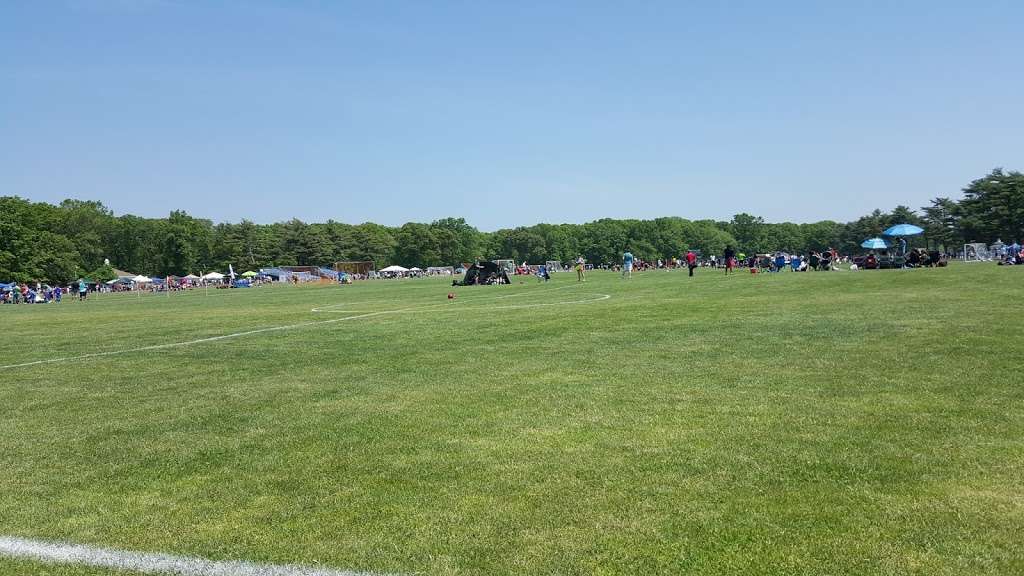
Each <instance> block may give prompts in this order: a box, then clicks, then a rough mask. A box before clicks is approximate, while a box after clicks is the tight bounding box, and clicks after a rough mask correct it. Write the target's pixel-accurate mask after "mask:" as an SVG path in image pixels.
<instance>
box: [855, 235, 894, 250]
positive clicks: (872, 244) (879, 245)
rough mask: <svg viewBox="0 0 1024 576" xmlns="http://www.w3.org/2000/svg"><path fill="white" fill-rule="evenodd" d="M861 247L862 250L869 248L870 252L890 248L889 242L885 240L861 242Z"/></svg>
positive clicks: (872, 239)
mask: <svg viewBox="0 0 1024 576" xmlns="http://www.w3.org/2000/svg"><path fill="white" fill-rule="evenodd" d="M860 246H861V248H868V249H870V250H882V249H883V248H888V247H889V242H887V241H886V240H885V239H884V238H868V239H867V240H865V241H863V242H861V243H860Z"/></svg>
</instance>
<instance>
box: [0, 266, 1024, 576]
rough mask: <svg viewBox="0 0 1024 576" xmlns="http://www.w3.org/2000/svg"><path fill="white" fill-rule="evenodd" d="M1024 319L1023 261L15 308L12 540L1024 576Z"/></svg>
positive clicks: (279, 290)
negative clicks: (1016, 263)
mask: <svg viewBox="0 0 1024 576" xmlns="http://www.w3.org/2000/svg"><path fill="white" fill-rule="evenodd" d="M450 291H454V292H455V293H456V294H457V297H456V299H455V300H454V301H449V300H448V299H447V298H446V295H447V293H448V292H450ZM1022 319H1024V267H996V266H994V265H991V264H959V265H956V264H954V265H953V266H951V267H950V268H947V269H934V270H932V269H925V270H907V271H863V272H856V273H854V272H849V271H845V272H834V273H803V274H797V273H791V272H785V273H780V274H762V275H756V276H755V275H750V274H749V273H746V272H741V273H738V274H736V275H735V276H733V277H726V276H724V275H723V274H722V272H721V271H716V272H712V271H708V270H698V272H697V276H696V277H695V278H687V276H686V274H685V272H663V271H659V272H645V273H640V274H635V275H634V277H633V279H632V280H629V281H624V280H622V279H620V277H619V276H618V275H616V274H614V273H610V272H593V273H591V274H590V275H589V276H588V279H587V282H586V283H583V284H578V283H577V282H576V281H575V274H568V273H565V274H558V275H555V276H554V280H553V281H552V282H550V283H547V284H537V283H536V280H535V279H533V278H529V279H527V280H525V281H523V283H520V282H519V280H518V279H516V280H515V283H514V284H513V285H510V286H478V287H460V288H451V287H450V286H449V285H448V283H446V282H445V281H442V280H427V279H424V280H402V281H371V282H363V283H357V284H355V285H351V286H298V287H295V286H275V287H263V288H257V289H249V290H244V289H239V290H210V291H209V293H208V294H207V293H204V292H203V291H201V290H197V291H193V292H189V293H180V294H179V293H176V294H173V295H171V297H169V298H168V297H167V296H164V295H150V294H147V295H143V296H141V297H139V296H137V295H99V296H96V297H92V298H90V300H89V301H88V302H86V303H78V302H72V301H65V302H64V303H63V304H61V305H38V306H0V326H2V332H3V337H2V340H3V343H2V344H0V366H2V368H0V537H9V538H19V539H27V540H33V541H36V540H38V541H43V542H63V543H72V544H87V545H93V546H99V547H103V548H109V549H116V550H124V551H134V552H152V553H164V554H175V555H182V556H190V557H201V558H206V559H211V560H238V561H245V562H253V563H260V564H275V565H277V564H294V565H301V566H318V567H322V568H329V569H333V570H352V571H358V572H371V573H390V574H399V575H406V574H428V575H444V574H474V575H476V574H479V575H484V574H486V575H504V574H509V575H512V574H515V575H534V574H536V575H541V574H573V575H574V574H624V575H625V574H680V573H694V574H929V575H932V574H950V575H953V574H957V575H963V574H1000V575H1005V574H1021V573H1024V551H1022V550H1024V545H1022V542H1024V484H1022V482H1021V480H1022V478H1024V372H1022V364H1024V360H1022V356H1021V343H1022V342H1024V322H1022ZM220 337H224V338H220ZM122 573H124V572H114V571H112V570H110V569H106V568H97V567H89V566H84V565H78V564H44V563H41V562H37V561H34V560H30V559H25V558H21V559H15V558H10V557H5V556H3V555H2V553H0V574H5V575H6V574H60V575H75V576H79V575H99V574H103V575H112V574H122Z"/></svg>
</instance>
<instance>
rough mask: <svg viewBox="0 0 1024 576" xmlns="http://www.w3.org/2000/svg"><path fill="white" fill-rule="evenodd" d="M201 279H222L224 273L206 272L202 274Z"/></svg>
mask: <svg viewBox="0 0 1024 576" xmlns="http://www.w3.org/2000/svg"><path fill="white" fill-rule="evenodd" d="M202 279H203V280H223V279H224V275H223V274H221V273H220V272H207V273H206V274H203V278H202Z"/></svg>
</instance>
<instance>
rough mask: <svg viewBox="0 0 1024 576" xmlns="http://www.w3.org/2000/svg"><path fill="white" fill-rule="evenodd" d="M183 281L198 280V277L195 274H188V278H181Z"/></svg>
mask: <svg viewBox="0 0 1024 576" xmlns="http://www.w3.org/2000/svg"><path fill="white" fill-rule="evenodd" d="M182 279H183V280H199V276H196V275H195V274H189V275H188V276H182Z"/></svg>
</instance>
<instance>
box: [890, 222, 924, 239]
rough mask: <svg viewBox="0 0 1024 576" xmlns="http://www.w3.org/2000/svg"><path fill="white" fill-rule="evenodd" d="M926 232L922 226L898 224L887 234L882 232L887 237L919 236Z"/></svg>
mask: <svg viewBox="0 0 1024 576" xmlns="http://www.w3.org/2000/svg"><path fill="white" fill-rule="evenodd" d="M922 232H924V228H921V227H920V226H914V225H913V224H897V225H895V226H892V227H890V228H889V229H888V230H886V231H885V232H882V234H884V235H885V236H917V235H918V234H920V233H922Z"/></svg>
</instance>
